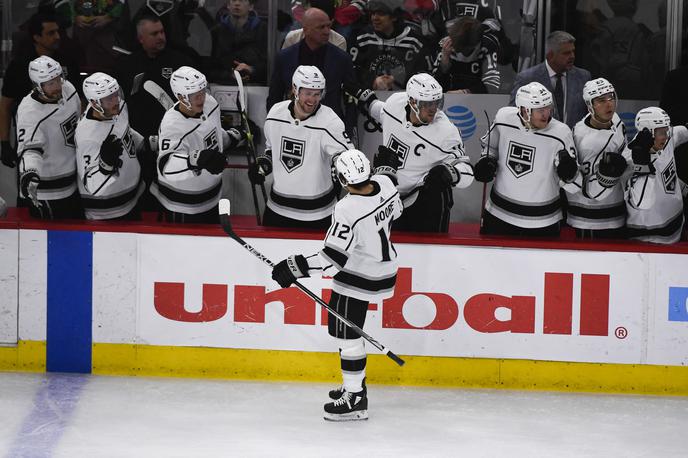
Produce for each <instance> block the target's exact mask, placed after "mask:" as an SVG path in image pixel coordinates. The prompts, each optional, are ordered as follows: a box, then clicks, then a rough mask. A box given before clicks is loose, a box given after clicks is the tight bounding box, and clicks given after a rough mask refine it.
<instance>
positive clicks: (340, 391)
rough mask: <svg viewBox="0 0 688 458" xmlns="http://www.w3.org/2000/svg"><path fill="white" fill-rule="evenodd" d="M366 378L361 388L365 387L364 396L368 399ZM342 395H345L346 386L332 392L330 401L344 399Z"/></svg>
mask: <svg viewBox="0 0 688 458" xmlns="http://www.w3.org/2000/svg"><path fill="white" fill-rule="evenodd" d="M365 382H366V378H365V377H363V383H361V386H362V387H363V396H364V397H366V396H368V389H367V388H366V384H365ZM342 394H344V385H342V386H340V387H339V388H337V389H334V390H330V393H329V396H330V399H334V400H337V399H339V398H341V397H342Z"/></svg>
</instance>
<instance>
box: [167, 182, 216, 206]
mask: <svg viewBox="0 0 688 458" xmlns="http://www.w3.org/2000/svg"><path fill="white" fill-rule="evenodd" d="M158 189H159V190H160V194H162V195H163V196H165V197H167V198H168V199H170V200H171V201H173V202H178V203H182V204H189V205H199V204H203V203H206V202H207V201H209V200H211V199H214V198H215V197H216V196H217V195H218V194H219V193H220V191H221V190H222V182H220V183H218V184H217V185H215V186H213V187H212V188H210V189H208V190H207V191H203V192H200V193H195V194H187V193H183V192H179V191H176V190H174V189H172V188H169V187H167V185H165V183H163V182H158Z"/></svg>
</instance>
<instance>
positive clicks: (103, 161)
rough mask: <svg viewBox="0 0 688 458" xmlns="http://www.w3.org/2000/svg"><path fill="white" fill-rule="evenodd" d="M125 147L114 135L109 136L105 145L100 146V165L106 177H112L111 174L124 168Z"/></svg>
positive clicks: (104, 142)
mask: <svg viewBox="0 0 688 458" xmlns="http://www.w3.org/2000/svg"><path fill="white" fill-rule="evenodd" d="M123 149H124V147H123V146H122V140H121V139H119V138H117V137H116V136H115V135H114V134H110V135H108V136H107V138H106V139H105V140H103V143H102V144H101V145H100V159H99V162H98V165H99V167H100V171H101V172H102V173H104V174H105V175H110V174H111V173H113V172H115V171H117V169H119V168H120V167H121V166H122V159H120V156H121V155H122V151H123Z"/></svg>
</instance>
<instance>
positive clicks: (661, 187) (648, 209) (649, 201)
mask: <svg viewBox="0 0 688 458" xmlns="http://www.w3.org/2000/svg"><path fill="white" fill-rule="evenodd" d="M671 129H672V134H671V138H670V139H669V141H668V142H667V144H666V146H664V149H662V150H661V151H659V152H657V153H655V152H652V153H651V155H650V158H651V162H652V165H653V166H654V169H655V172H654V173H651V174H639V173H637V172H635V171H634V173H633V175H632V176H631V178H630V180H628V181H627V182H626V183H625V184H626V186H625V191H626V194H625V197H626V209H627V211H628V217H627V219H626V227H627V230H628V237H629V238H632V239H636V240H642V241H645V242H654V243H675V242H678V241H679V240H680V238H681V231H682V230H683V197H684V196H685V195H686V194H687V193H688V187H687V186H686V183H684V182H683V181H681V180H680V179H679V178H678V175H677V173H676V160H675V159H674V149H675V148H676V147H677V146H680V145H682V144H683V143H686V142H688V129H686V127H685V126H674V127H672V128H671ZM624 157H626V160H627V161H629V163H630V162H631V160H632V154H631V150H630V149H629V148H628V147H626V150H625V151H624Z"/></svg>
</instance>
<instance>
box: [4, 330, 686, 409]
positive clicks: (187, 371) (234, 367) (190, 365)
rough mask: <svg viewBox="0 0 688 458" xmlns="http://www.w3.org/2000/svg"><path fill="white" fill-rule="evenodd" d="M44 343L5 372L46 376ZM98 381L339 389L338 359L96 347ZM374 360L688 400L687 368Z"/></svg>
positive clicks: (25, 349) (552, 386) (471, 382)
mask: <svg viewBox="0 0 688 458" xmlns="http://www.w3.org/2000/svg"><path fill="white" fill-rule="evenodd" d="M45 354H46V345H45V342H37V341H20V342H19V343H18V344H17V345H16V346H4V347H0V370H3V371H25V372H41V371H45ZM92 355H93V356H92V366H93V373H94V374H103V375H140V376H171V377H211V378H235V379H244V380H290V381H302V382H328V383H334V384H338V383H340V381H341V375H340V371H339V355H338V354H336V353H317V352H303V351H280V350H244V349H230V348H207V347H171V346H151V345H130V344H103V343H96V344H93V353H92ZM402 357H403V358H404V360H405V361H406V365H404V366H403V367H399V366H397V365H396V364H395V363H394V362H392V361H391V360H390V359H389V358H387V357H386V356H383V355H379V354H373V355H368V365H367V368H366V373H367V376H368V381H369V383H370V384H385V385H402V386H430V387H443V388H450V387H456V388H505V389H514V390H557V391H584V392H601V393H636V394H659V395H672V396H688V366H651V365H641V364H599V363H571V362H559V361H531V360H517V359H479V358H448V357H429V356H402Z"/></svg>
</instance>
